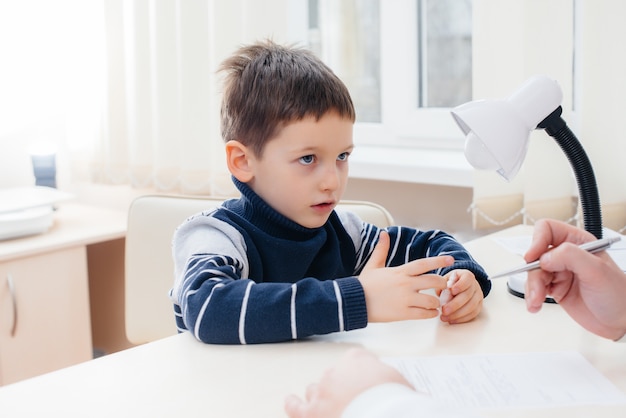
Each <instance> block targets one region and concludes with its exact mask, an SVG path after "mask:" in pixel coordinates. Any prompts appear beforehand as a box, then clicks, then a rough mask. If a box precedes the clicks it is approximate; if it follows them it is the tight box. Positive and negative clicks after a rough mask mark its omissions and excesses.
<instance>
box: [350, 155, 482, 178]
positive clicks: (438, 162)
mask: <svg viewBox="0 0 626 418" xmlns="http://www.w3.org/2000/svg"><path fill="white" fill-rule="evenodd" d="M473 171H474V169H473V168H472V166H471V165H470V164H469V163H468V162H467V160H466V159H465V156H464V155H463V151H461V150H429V149H415V148H383V147H377V146H367V145H362V146H359V147H358V148H357V150H355V152H354V153H353V154H352V155H351V156H350V177H352V178H361V179H372V180H388V181H403V182H409V183H421V184H433V185H439V186H456V187H473V186H474V176H473Z"/></svg>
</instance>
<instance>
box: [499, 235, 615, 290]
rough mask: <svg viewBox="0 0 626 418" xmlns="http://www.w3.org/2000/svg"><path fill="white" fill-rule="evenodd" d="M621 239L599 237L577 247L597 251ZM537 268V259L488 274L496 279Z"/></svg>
mask: <svg viewBox="0 0 626 418" xmlns="http://www.w3.org/2000/svg"><path fill="white" fill-rule="evenodd" d="M621 239H622V237H620V236H614V237H610V238H603V239H599V240H596V241H591V242H586V243H584V244H581V245H579V246H578V247H579V248H581V249H583V250H586V251H588V252H590V253H592V254H593V253H597V252H600V251H603V250H606V249H607V248H609V247H610V246H611V245H612V244H614V243H616V242H617V241H619V240H621ZM538 268H539V260H537V261H533V262H532V263H528V264H525V265H523V266H521V267H516V268H514V269H511V270H506V271H503V272H500V273H498V274H494V275H493V276H489V280H493V279H497V278H498V277H503V276H511V275H513V274H517V273H522V272H525V271H530V270H535V269H538Z"/></svg>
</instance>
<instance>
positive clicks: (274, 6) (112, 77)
mask: <svg viewBox="0 0 626 418" xmlns="http://www.w3.org/2000/svg"><path fill="white" fill-rule="evenodd" d="M293 3H294V2H293V1H291V2H289V1H287V0H272V1H264V2H258V1H254V0H240V1H230V0H213V1H212V0H132V1H124V0H103V6H104V33H105V37H104V43H105V49H104V50H105V62H106V66H105V68H106V74H105V84H104V85H105V89H104V94H103V104H104V105H103V112H102V121H103V123H102V126H101V131H100V132H101V135H100V136H99V138H98V141H97V146H96V152H95V153H94V154H93V156H92V160H91V164H90V166H89V168H88V172H89V173H90V175H91V176H92V180H95V181H97V182H104V183H111V184H123V183H130V184H132V185H133V186H135V187H141V188H155V189H156V190H158V191H163V192H174V193H183V194H203V195H208V194H212V195H227V194H230V193H232V192H233V186H232V183H231V181H230V175H229V174H228V172H227V170H226V166H225V162H224V155H223V148H224V147H223V143H222V140H221V136H220V131H219V99H220V94H219V93H220V92H219V84H218V79H217V75H216V70H217V68H218V66H219V63H220V62H221V61H222V60H223V59H224V58H225V57H226V56H228V55H229V54H230V53H232V52H233V51H234V50H235V49H236V48H237V47H238V46H239V45H241V44H244V43H249V42H253V41H256V40H260V39H264V38H272V39H274V40H275V41H277V42H292V41H293V39H292V38H293V37H297V35H294V32H293V31H292V30H291V27H292V25H295V23H305V21H304V19H302V20H300V21H298V19H297V18H294V16H293V13H294V7H292V6H293ZM296 21H298V22H296ZM301 26H304V25H301ZM303 29H305V28H303Z"/></svg>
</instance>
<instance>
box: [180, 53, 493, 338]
mask: <svg viewBox="0 0 626 418" xmlns="http://www.w3.org/2000/svg"><path fill="white" fill-rule="evenodd" d="M220 71H222V72H224V73H226V75H225V83H224V92H223V95H224V96H223V99H222V110H221V117H222V126H221V128H222V136H223V139H224V141H225V142H226V159H227V165H228V169H229V170H230V172H231V174H232V176H233V182H234V183H235V185H236V186H237V188H238V189H239V191H240V192H241V197H240V198H238V199H233V200H228V201H226V202H224V204H223V206H222V207H220V208H218V209H216V210H214V211H211V212H206V213H201V214H198V215H195V216H193V217H191V218H190V219H188V220H187V221H185V222H184V223H183V224H182V225H181V226H180V227H179V228H178V229H177V231H176V232H175V234H174V238H173V254H174V261H175V283H174V287H173V289H172V291H171V297H172V300H173V302H174V308H175V312H176V320H177V325H178V328H179V330H180V331H185V330H189V331H190V332H192V333H193V335H194V336H195V337H196V338H197V339H198V340H200V341H203V342H207V343H218V344H251V343H268V342H278V341H286V340H291V339H301V338H305V337H307V336H310V335H316V334H327V333H331V332H337V331H348V330H352V329H358V328H363V327H365V326H366V325H367V324H368V322H387V321H396V320H405V319H420V318H433V317H436V316H437V315H438V314H439V311H438V308H439V307H440V303H439V299H438V298H437V297H436V296H434V295H429V294H426V293H421V292H420V291H421V290H426V289H436V290H437V291H438V292H440V291H441V290H442V289H444V288H445V287H446V279H447V278H448V277H449V276H450V275H451V274H454V275H456V277H457V279H458V280H457V281H456V283H455V284H454V285H453V286H452V287H451V289H450V291H451V293H452V295H453V298H452V300H451V301H450V302H448V303H447V304H446V305H445V306H443V307H442V314H441V319H442V320H444V321H446V322H450V323H459V322H466V321H469V320H472V319H473V318H474V317H476V315H478V313H479V312H480V309H481V306H482V300H483V297H484V296H485V295H487V293H488V292H489V290H490V282H489V281H488V280H487V274H486V273H485V272H484V271H483V269H482V268H481V267H480V266H479V265H478V264H477V263H476V262H475V261H474V260H473V259H472V257H471V256H470V255H469V254H468V253H467V252H466V251H465V249H464V248H463V247H462V246H461V245H460V244H459V243H458V242H456V241H455V240H454V239H453V238H452V237H450V236H449V235H447V234H445V233H443V232H440V231H429V232H420V231H417V230H414V229H410V228H404V227H390V228H387V229H386V230H382V229H379V228H377V227H376V226H374V225H370V224H366V223H364V222H363V221H361V220H360V219H359V218H358V217H357V216H356V215H354V214H352V213H337V212H335V211H334V208H335V206H336V205H337V203H338V202H339V200H340V199H341V197H342V194H343V192H344V190H345V187H346V182H347V178H348V157H349V155H350V153H351V152H352V149H353V143H352V127H353V124H354V121H355V112H354V107H353V104H352V100H351V98H350V94H349V92H348V90H347V88H346V87H345V85H344V84H343V83H342V82H341V81H340V80H339V79H338V78H337V76H336V75H335V74H334V73H333V72H332V71H331V70H330V69H329V68H328V67H327V66H326V65H324V64H323V63H322V62H321V61H320V60H319V59H318V58H316V57H315V56H314V55H313V54H311V53H309V52H308V51H305V50H303V49H296V48H287V47H283V46H280V45H277V44H275V43H273V42H271V41H266V42H263V43H257V44H253V45H250V46H246V47H242V48H240V49H239V50H238V51H237V52H236V53H235V54H234V55H233V56H232V57H231V58H229V59H227V60H226V61H225V62H224V63H223V64H222V66H221V68H220ZM390 248H391V251H390ZM435 256H439V257H435ZM412 260H413V261H412ZM429 272H430V274H425V273H429ZM452 272H454V273H452ZM417 276H419V277H417Z"/></svg>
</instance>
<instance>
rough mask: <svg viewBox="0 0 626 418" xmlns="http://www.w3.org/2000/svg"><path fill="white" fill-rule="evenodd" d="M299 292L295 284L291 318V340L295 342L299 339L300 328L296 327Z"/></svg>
mask: <svg viewBox="0 0 626 418" xmlns="http://www.w3.org/2000/svg"><path fill="white" fill-rule="evenodd" d="M297 291H298V286H297V285H296V284H295V283H294V284H292V285H291V307H290V317H291V338H293V339H294V340H297V339H298V326H297V325H296V292H297Z"/></svg>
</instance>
